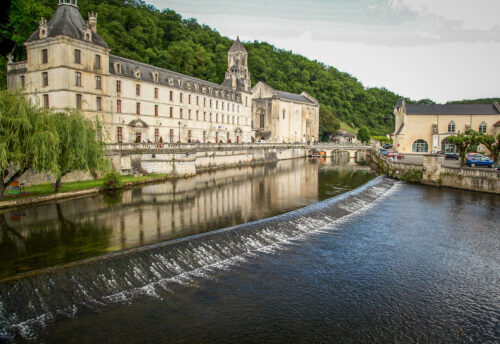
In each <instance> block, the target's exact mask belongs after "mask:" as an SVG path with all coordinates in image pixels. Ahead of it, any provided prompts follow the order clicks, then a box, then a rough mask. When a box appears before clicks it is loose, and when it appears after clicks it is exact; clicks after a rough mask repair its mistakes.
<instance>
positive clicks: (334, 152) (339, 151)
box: [306, 143, 373, 164]
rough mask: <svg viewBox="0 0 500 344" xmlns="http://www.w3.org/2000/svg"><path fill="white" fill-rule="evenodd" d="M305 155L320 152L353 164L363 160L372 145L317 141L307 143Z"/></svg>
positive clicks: (328, 156)
mask: <svg viewBox="0 0 500 344" xmlns="http://www.w3.org/2000/svg"><path fill="white" fill-rule="evenodd" d="M306 148H307V155H312V154H314V153H320V155H323V156H325V157H327V158H333V159H335V160H338V161H343V162H344V161H345V162H348V163H349V164H354V163H357V162H360V161H365V160H366V156H367V154H368V151H370V150H371V149H373V146H370V145H363V144H354V143H352V144H332V143H318V144H314V145H307V146H306Z"/></svg>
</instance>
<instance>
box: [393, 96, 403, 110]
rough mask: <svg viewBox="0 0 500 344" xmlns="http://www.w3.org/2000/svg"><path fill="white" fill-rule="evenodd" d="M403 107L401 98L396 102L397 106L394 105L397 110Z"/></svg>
mask: <svg viewBox="0 0 500 344" xmlns="http://www.w3.org/2000/svg"><path fill="white" fill-rule="evenodd" d="M402 105H403V98H399V99H398V101H397V102H396V105H394V107H395V108H400V107H401V106H402Z"/></svg>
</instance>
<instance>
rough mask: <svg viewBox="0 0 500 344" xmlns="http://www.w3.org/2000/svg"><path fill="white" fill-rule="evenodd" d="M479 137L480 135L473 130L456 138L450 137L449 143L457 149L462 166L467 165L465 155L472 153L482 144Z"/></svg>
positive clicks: (459, 134)
mask: <svg viewBox="0 0 500 344" xmlns="http://www.w3.org/2000/svg"><path fill="white" fill-rule="evenodd" d="M479 137H480V135H479V134H478V133H477V132H476V131H474V130H472V129H469V130H467V131H466V132H465V133H458V134H457V135H455V136H448V142H450V143H453V144H454V145H455V146H456V147H457V150H458V153H459V155H460V163H461V164H462V165H464V164H465V153H467V152H470V151H471V150H472V149H474V150H475V147H477V145H478V144H479V143H480V141H479Z"/></svg>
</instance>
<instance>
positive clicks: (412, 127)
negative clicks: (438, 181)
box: [393, 99, 500, 153]
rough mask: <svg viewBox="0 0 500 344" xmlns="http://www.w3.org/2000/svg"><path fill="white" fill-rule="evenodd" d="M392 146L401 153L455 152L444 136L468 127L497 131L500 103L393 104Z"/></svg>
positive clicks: (489, 131)
mask: <svg viewBox="0 0 500 344" xmlns="http://www.w3.org/2000/svg"><path fill="white" fill-rule="evenodd" d="M394 115H395V116H396V121H395V122H396V123H395V124H396V125H395V133H394V145H393V147H394V150H395V151H397V152H402V153H430V152H436V151H443V152H455V151H456V147H455V145H453V144H451V143H449V142H448V140H447V138H448V137H449V136H451V135H456V134H457V133H459V132H462V133H463V132H465V131H466V130H468V129H474V130H475V131H477V132H480V133H485V134H490V135H496V134H498V133H499V132H500V130H499V129H500V128H499V127H498V122H499V120H500V106H499V105H498V104H497V103H494V104H444V105H437V104H434V105H421V104H406V102H405V101H404V99H399V100H398V102H397V103H396V105H395V106H394Z"/></svg>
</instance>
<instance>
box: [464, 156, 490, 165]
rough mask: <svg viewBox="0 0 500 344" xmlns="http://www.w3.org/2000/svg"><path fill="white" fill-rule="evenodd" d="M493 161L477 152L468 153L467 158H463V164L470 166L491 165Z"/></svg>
mask: <svg viewBox="0 0 500 344" xmlns="http://www.w3.org/2000/svg"><path fill="white" fill-rule="evenodd" d="M493 163H494V161H493V160H491V159H490V158H488V157H485V156H484V155H479V154H474V155H469V156H468V157H467V160H465V164H466V165H467V166H470V167H476V166H487V167H493Z"/></svg>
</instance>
